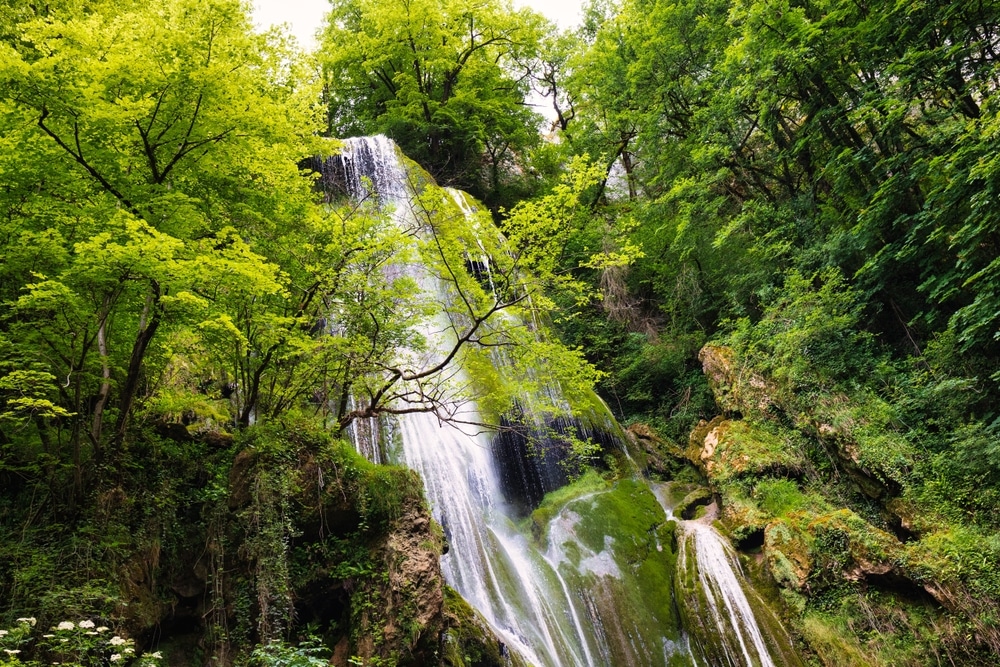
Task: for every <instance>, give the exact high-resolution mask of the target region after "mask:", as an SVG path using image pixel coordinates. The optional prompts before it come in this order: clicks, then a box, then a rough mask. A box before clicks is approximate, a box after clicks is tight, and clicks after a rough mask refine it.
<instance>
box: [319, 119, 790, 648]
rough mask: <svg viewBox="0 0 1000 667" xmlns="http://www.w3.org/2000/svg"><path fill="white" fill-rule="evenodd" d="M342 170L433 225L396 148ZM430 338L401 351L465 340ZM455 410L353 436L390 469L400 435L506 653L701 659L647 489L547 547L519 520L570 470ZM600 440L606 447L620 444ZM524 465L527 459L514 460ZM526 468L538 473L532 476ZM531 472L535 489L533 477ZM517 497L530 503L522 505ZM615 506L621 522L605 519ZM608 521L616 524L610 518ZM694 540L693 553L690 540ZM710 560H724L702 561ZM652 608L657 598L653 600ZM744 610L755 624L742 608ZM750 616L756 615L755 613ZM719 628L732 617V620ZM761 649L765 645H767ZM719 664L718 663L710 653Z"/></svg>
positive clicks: (468, 589)
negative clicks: (389, 452)
mask: <svg viewBox="0 0 1000 667" xmlns="http://www.w3.org/2000/svg"><path fill="white" fill-rule="evenodd" d="M332 161H335V164H328V165H327V166H326V167H325V168H323V169H321V175H322V180H323V182H324V184H325V185H326V186H327V187H328V188H330V189H337V190H340V191H342V192H346V193H348V194H349V195H350V196H351V197H353V198H355V199H356V200H362V199H366V198H369V197H370V196H372V195H375V196H376V197H377V199H378V201H379V202H380V203H381V204H382V205H383V206H386V207H387V208H388V209H390V210H392V211H393V215H394V217H395V218H396V222H397V224H399V225H400V226H401V228H403V229H408V230H413V229H418V228H419V227H420V226H421V224H422V222H420V221H418V220H417V219H416V218H415V217H414V214H413V211H412V209H411V202H412V200H413V198H414V197H415V196H416V194H417V193H415V192H414V187H413V186H412V185H411V183H410V182H408V174H410V173H411V172H408V170H407V168H405V167H404V166H403V165H402V163H401V161H400V158H399V155H398V153H397V149H396V147H395V145H394V144H392V142H390V141H389V140H387V139H385V138H384V137H374V138H364V139H350V140H347V141H346V144H345V149H344V151H343V153H342V154H341V155H340V156H338V157H336V158H333V159H332ZM415 180H420V179H419V178H417V179H415ZM425 180H426V179H425ZM445 196H447V197H450V198H451V199H452V200H453V202H454V204H456V205H457V207H458V208H459V209H460V210H461V211H463V212H464V214H465V215H467V216H468V215H470V213H471V212H470V211H469V207H468V205H467V203H466V200H465V196H464V195H462V194H460V193H456V192H454V191H453V192H451V193H450V194H448V195H445ZM442 205H443V204H442ZM470 224H475V223H470ZM478 250H479V252H477V251H476V249H475V248H472V249H470V250H469V251H468V252H467V258H468V259H467V260H466V262H465V264H466V266H465V269H466V270H467V271H468V272H469V274H470V275H472V276H473V277H475V278H476V279H477V280H479V281H480V283H481V284H484V285H485V284H489V286H490V289H495V286H494V285H493V282H492V281H493V276H492V275H491V273H490V271H491V259H490V257H489V254H488V253H487V252H486V250H485V248H483V247H482V245H481V244H480V245H479V249H478ZM404 264H405V263H404ZM393 270H401V271H405V272H407V273H408V274H409V276H410V277H411V278H413V279H414V280H415V281H416V282H417V284H418V285H419V286H420V288H421V289H423V290H424V291H425V292H427V293H428V294H429V295H430V300H432V301H436V302H438V303H442V304H446V303H449V302H450V300H452V299H453V298H454V295H453V294H449V290H448V285H447V284H446V283H445V281H442V280H440V279H438V278H437V277H436V276H435V275H434V273H433V271H432V270H430V269H428V267H425V266H421V265H419V264H414V265H412V266H410V265H405V266H402V267H396V268H394V269H393ZM484 289H485V287H484ZM534 325H535V326H537V323H534ZM422 329H423V330H422V333H423V335H424V338H425V339H426V340H427V341H428V344H427V349H425V350H423V351H421V352H420V353H416V352H413V351H405V350H404V351H401V352H400V354H401V356H402V357H404V359H405V364H406V366H407V367H408V368H411V369H413V368H421V367H422V365H424V366H423V367H427V366H426V365H427V364H433V363H434V362H433V360H434V359H440V357H441V355H442V354H443V353H444V352H446V351H447V350H448V349H450V348H451V347H452V346H453V345H454V342H455V336H454V332H455V331H456V328H455V321H454V320H453V319H448V317H446V315H445V314H444V313H443V312H442V313H441V314H440V315H439V316H436V317H429V318H427V319H426V320H425V321H424V323H423V325H422ZM447 381H448V383H449V384H450V385H451V386H453V387H465V386H469V385H470V384H471V380H470V378H468V377H467V376H466V374H465V372H464V371H463V370H462V369H461V368H457V369H453V370H450V371H449V373H448V378H447ZM548 391H549V392H551V395H549V396H548V397H547V399H548V400H547V402H548V404H558V402H559V400H560V397H559V396H558V391H557V389H555V388H551V389H549V390H548ZM452 395H453V396H458V395H459V393H454V394H452ZM525 403H526V406H527V410H525V412H524V416H523V420H522V421H520V422H518V425H517V426H518V428H520V427H521V426H523V427H525V428H526V429H528V430H530V429H531V428H532V427H533V423H532V422H535V423H534V427H536V428H544V429H545V430H547V432H561V433H563V434H573V433H574V432H575V435H576V436H577V437H582V438H585V439H586V438H594V439H597V440H601V438H602V437H605V438H607V437H608V436H601V435H600V434H599V433H598V432H597V431H598V430H599V429H596V430H595V429H592V428H590V427H588V426H581V425H580V424H574V423H571V422H569V421H566V422H560V421H558V420H551V419H550V420H549V421H548V422H546V423H544V424H542V423H538V422H540V420H541V418H540V417H538V415H537V414H535V413H534V412H533V411H532V410H531V404H532V399H531V398H530V397H526V398H525ZM449 409H450V411H451V412H450V418H449V419H447V420H442V419H440V418H439V417H438V416H437V415H436V414H434V413H432V412H414V413H410V414H404V415H399V416H398V417H396V418H394V419H392V420H391V421H389V422H388V423H385V422H382V423H374V422H373V423H368V424H365V425H358V426H357V427H356V428H355V431H356V432H355V433H354V434H353V435H354V436H355V437H356V439H357V441H358V445H359V449H362V450H363V452H364V453H366V455H367V456H369V458H373V459H378V460H382V459H383V458H384V453H385V448H384V447H382V446H379V444H378V443H377V442H376V440H378V439H379V438H383V439H384V438H386V437H388V438H391V439H395V440H396V441H397V442H398V443H399V444H401V457H402V462H404V463H405V464H407V465H408V466H410V467H411V468H413V469H415V470H417V471H418V472H419V473H420V475H421V477H422V478H423V480H424V484H425V488H426V493H427V497H428V499H429V501H430V503H431V506H432V511H433V513H434V516H435V518H436V519H437V520H438V521H439V522H440V524H441V525H442V527H443V528H444V531H445V535H446V538H447V540H448V543H449V550H448V553H447V554H445V555H444V556H443V557H442V570H443V573H444V576H445V578H446V580H447V581H448V583H449V584H450V585H451V586H453V587H454V588H455V589H456V590H457V591H458V592H459V593H460V594H461V595H462V596H463V597H464V598H465V599H466V600H467V601H468V602H469V603H470V604H471V605H472V606H473V607H474V608H476V609H477V610H478V611H479V612H480V613H481V614H482V616H483V617H484V618H485V619H486V620H487V622H488V623H489V624H490V625H491V626H492V627H493V629H494V631H495V632H496V634H497V635H498V637H500V638H501V639H502V641H503V642H505V644H506V646H507V647H508V648H510V649H511V650H512V651H514V652H516V653H517V654H519V655H520V656H521V657H522V658H523V659H525V660H526V661H528V662H529V663H531V664H533V665H536V667H570V666H573V667H575V666H591V667H597V666H598V665H600V666H602V667H603V666H605V665H622V666H624V665H643V666H646V665H649V666H653V665H664V666H667V665H678V666H680V665H690V664H693V662H694V661H693V658H692V656H691V652H690V650H689V648H688V641H687V638H686V636H685V635H684V634H683V633H682V632H681V631H680V630H679V625H678V624H679V621H678V619H677V610H676V605H675V604H674V602H673V599H672V597H671V596H672V595H673V590H672V588H673V586H672V584H671V583H670V582H671V581H672V577H673V560H672V558H673V556H672V553H673V552H672V550H673V538H672V534H671V532H670V530H669V526H668V523H667V519H668V517H665V516H664V515H663V513H662V510H661V508H660V506H659V505H658V504H657V502H656V500H655V499H652V498H651V494H650V493H649V490H648V488H646V486H645V485H644V484H643V483H641V482H636V481H623V482H620V483H619V484H618V485H616V486H615V488H614V489H612V490H609V489H607V488H606V487H607V485H606V484H605V485H604V488H601V489H598V490H597V491H595V492H594V493H592V494H591V495H589V496H584V497H582V498H576V499H575V500H573V501H572V502H571V503H568V504H566V506H565V507H563V508H562V510H560V511H559V512H558V513H557V514H556V515H555V516H553V517H551V518H550V519H548V520H546V522H545V523H544V525H542V526H538V525H536V529H537V530H538V531H539V532H540V533H542V534H544V536H545V537H544V539H543V540H542V542H544V543H542V544H539V543H538V540H537V539H529V538H528V537H526V536H525V531H524V530H523V529H521V530H519V529H518V526H517V524H516V521H517V517H523V516H524V515H525V514H526V512H527V511H530V509H531V508H533V507H534V506H536V505H537V504H538V501H539V500H540V499H541V494H543V493H545V492H547V491H550V490H552V489H553V488H555V487H557V486H559V485H560V484H562V483H563V482H564V481H565V477H564V476H562V477H560V476H559V474H558V473H555V472H552V471H551V470H550V471H549V472H547V473H546V472H545V467H546V466H549V465H550V464H551V465H555V464H556V462H555V461H546V459H545V453H544V451H543V452H542V453H541V455H539V454H538V453H535V454H532V453H531V452H528V451H527V448H526V447H525V443H524V441H526V440H527V439H528V437H529V436H528V435H525V434H524V433H519V432H518V428H511V429H508V430H506V431H504V432H505V433H507V434H508V435H509V434H513V435H512V436H510V437H508V438H507V440H504V439H503V438H501V439H500V440H499V441H498V439H497V438H490V437H489V434H487V433H484V432H481V431H479V432H472V430H473V428H472V427H470V426H468V424H478V423H481V422H482V421H483V418H482V415H481V414H480V413H479V410H478V408H477V406H476V404H475V403H474V402H472V401H464V402H462V401H457V402H455V403H454V404H453V405H452V406H451V407H450V408H449ZM592 421H597V420H596V419H595V420H592ZM461 424H465V426H459V425H461ZM518 438H520V440H518ZM612 440H613V438H612ZM601 444H603V445H605V447H606V448H607V447H608V446H610V445H611V441H610V440H606V441H604V442H602V443H601ZM522 450H524V451H522ZM512 452H513V454H512ZM532 457H534V459H532ZM390 458H391V457H390ZM512 458H514V459H518V458H519V459H520V460H517V461H513V462H512V460H511V459H512ZM526 468H532V470H533V472H530V474H529V473H527V472H525V469H526ZM532 475H534V478H533V479H534V480H535V481H531V480H529V479H528V478H530V477H531V476H532ZM547 475H548V476H549V477H551V478H548V477H546V476H547ZM512 478H517V479H515V480H513V481H512ZM526 480H527V481H526ZM602 484H603V483H602ZM529 486H530V487H531V488H530V489H528V487H529ZM518 494H520V498H519V499H518V498H514V497H512V496H518ZM616 494H617V495H616ZM643 494H645V495H643ZM646 497H650V499H651V502H650V503H647V504H646V506H644V507H643V509H642V511H641V512H640V511H639V510H637V509H635V507H632V504H635V505H636V506H639V505H643V502H644V499H645V498H646ZM519 501H520V504H518V502H519ZM616 503H617V504H616ZM648 505H652V508H650V507H649V506H648ZM611 510H614V511H615V512H618V514H617V515H615V514H613V513H611V514H601V513H602V512H604V513H608V512H611ZM624 514H629V516H630V517H631V518H632V519H634V520H635V522H636V523H635V525H634V526H629V527H628V530H629V531H631V532H625V531H623V530H622V529H620V528H622V527H621V526H619V527H618V528H619V529H617V532H616V524H617V523H620V522H619V521H618V518H617V517H620V516H623V515H624ZM592 515H593V516H592ZM633 515H634V516H633ZM594 516H601V517H604V518H602V519H601V520H598V519H595V518H594ZM608 516H610V517H612V518H611V519H610V520H608V519H607V518H606V517H608ZM601 521H603V522H604V523H602V522H601ZM693 530H694V529H693ZM707 530H709V531H710V530H711V529H710V528H707ZM612 535H614V537H612ZM537 537H538V535H537V534H536V538H537ZM683 542H684V544H685V545H686V543H687V540H684V541H683ZM711 544H712V542H711V541H710V540H708V539H696V540H695V542H694V545H695V546H694V549H693V550H694V553H693V557H694V558H696V559H698V562H699V572H700V571H702V570H704V571H706V572H707V571H712V572H715V571H721V570H722V569H724V568H723V564H724V563H726V564H729V563H730V561H729V560H728V559H725V558H717V553H715V552H713V551H712V548H710V545H711ZM703 545H705V546H703ZM719 548H720V549H721V547H719ZM685 549H686V550H685V551H684V552H683V555H682V557H683V558H685V559H687V558H688V557H689V556H688V554H689V553H690V552H691V550H690V549H687V547H686V546H685ZM723 553H724V552H723ZM702 559H705V560H706V563H708V562H711V565H706V566H701V565H700V563H701V560H702ZM685 562H686V561H685ZM729 566H730V568H731V564H730V565H729ZM649 576H653V577H655V580H656V581H657V582H660V583H659V584H658V585H659V588H661V589H662V590H652V591H651V590H648V589H643V586H645V585H646V581H645V580H644V578H648V577H649ZM733 576H735V575H733ZM736 588H737V589H738V588H739V586H738V585H737V586H736ZM715 589H716V590H722V589H725V590H730V589H731V586H729V583H728V581H727V583H725V584H715ZM712 599H713V600H714V599H715V598H714V597H713V598H712ZM650 600H653V601H654V603H653V604H647V603H648V602H649V601H650ZM647 607H655V609H647ZM713 609H714V607H713ZM738 615H739V618H745V617H746V616H747V615H746V614H744V611H743V610H742V609H741V610H740V612H739V614H738ZM749 618H750V619H751V620H752V618H753V617H752V614H749ZM716 620H717V622H719V623H720V624H721V623H723V622H725V618H724V616H723V613H722V612H720V613H719V614H718V619H716ZM732 627H733V629H734V630H733V631H734V632H736V633H738V634H741V635H742V634H743V633H745V632H750V630H749V629H748V628H747V627H746V624H745V623H743V624H739V623H734V624H732ZM724 632H726V633H728V630H725V631H724ZM740 642H741V644H740V645H741V646H742V645H743V644H744V643H745V641H744V639H740ZM750 644H751V645H752V646H754V647H757V646H758V643H757V641H756V640H755V639H751V640H750ZM753 650H754V651H756V653H753V654H751V653H752V652H751V651H750V650H749V649H748V650H747V651H744V654H745V655H747V656H748V660H747V664H754V665H758V664H760V665H769V664H773V663H771V662H761V661H760V660H758V661H757V662H753V661H752V658H753V655H756V656H764V657H766V656H767V651H766V650H764V651H759V650H757V648H754V649H753ZM734 655H737V654H734ZM708 662H709V664H714V663H712V660H711V658H709V659H708ZM733 664H739V662H738V661H737V663H733Z"/></svg>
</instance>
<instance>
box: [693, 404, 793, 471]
mask: <svg viewBox="0 0 1000 667" xmlns="http://www.w3.org/2000/svg"><path fill="white" fill-rule="evenodd" d="M689 453H690V454H689V455H690V456H691V458H692V460H693V462H694V463H695V464H696V465H698V466H699V467H700V468H701V469H702V470H703V471H704V473H705V475H706V477H708V479H709V481H710V482H711V483H712V484H714V485H724V484H727V483H729V482H731V481H733V480H736V479H739V478H741V477H760V476H778V477H800V476H801V475H802V473H803V471H804V470H805V468H806V466H807V462H806V460H805V458H804V456H803V455H802V453H801V452H800V451H799V450H798V447H797V444H796V442H795V440H794V439H792V438H788V437H785V436H783V435H782V434H780V433H775V432H772V431H770V430H768V429H765V428H763V427H761V426H756V425H753V424H750V423H749V422H746V421H732V420H728V419H719V418H716V419H714V420H713V421H711V422H708V423H706V424H704V425H702V424H699V427H698V428H697V429H695V430H694V431H693V432H692V436H691V446H690V447H689Z"/></svg>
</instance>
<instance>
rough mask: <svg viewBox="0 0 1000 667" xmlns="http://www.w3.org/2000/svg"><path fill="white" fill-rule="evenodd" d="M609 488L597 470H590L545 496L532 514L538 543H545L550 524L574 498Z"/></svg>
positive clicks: (534, 533)
mask: <svg viewBox="0 0 1000 667" xmlns="http://www.w3.org/2000/svg"><path fill="white" fill-rule="evenodd" d="M607 488H608V482H607V481H606V480H605V479H604V478H602V477H601V476H600V475H599V474H598V473H597V471H596V470H593V469H588V470H587V471H586V472H585V473H584V474H583V475H582V476H581V477H580V478H579V479H577V480H575V481H574V482H572V483H570V484H567V485H566V486H563V487H560V488H558V489H556V490H555V491H550V492H549V493H547V494H545V498H543V499H542V502H541V504H539V506H538V508H537V509H535V511H533V512H532V513H531V532H532V535H533V536H534V537H535V539H536V540H537V541H539V542H541V541H544V539H545V536H546V530H547V527H548V525H549V522H550V521H551V520H552V518H553V517H554V516H555V515H556V514H557V513H558V512H559V510H561V509H562V508H563V507H564V506H565V505H566V503H568V502H569V501H571V500H573V499H574V498H579V497H580V496H583V495H586V494H591V493H594V492H596V491H602V490H604V489H607Z"/></svg>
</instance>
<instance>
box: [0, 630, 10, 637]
mask: <svg viewBox="0 0 1000 667" xmlns="http://www.w3.org/2000/svg"><path fill="white" fill-rule="evenodd" d="M8 632H9V630H0V637H3V636H4V635H5V634H7V633H8Z"/></svg>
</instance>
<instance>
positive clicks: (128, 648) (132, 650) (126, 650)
mask: <svg viewBox="0 0 1000 667" xmlns="http://www.w3.org/2000/svg"><path fill="white" fill-rule="evenodd" d="M122 653H130V654H131V653H135V649H134V648H132V647H131V646H126V647H125V648H123V649H122Z"/></svg>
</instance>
